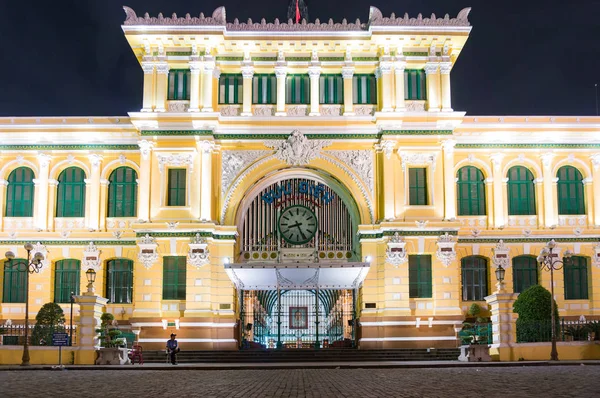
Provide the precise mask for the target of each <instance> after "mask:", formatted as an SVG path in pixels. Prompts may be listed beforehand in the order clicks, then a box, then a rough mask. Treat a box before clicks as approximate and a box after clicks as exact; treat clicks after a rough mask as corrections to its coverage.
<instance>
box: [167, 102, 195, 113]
mask: <svg viewBox="0 0 600 398" xmlns="http://www.w3.org/2000/svg"><path fill="white" fill-rule="evenodd" d="M189 108H190V103H189V101H168V105H167V112H187V111H188V109H189Z"/></svg>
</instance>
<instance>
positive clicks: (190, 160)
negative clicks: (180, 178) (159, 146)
mask: <svg viewBox="0 0 600 398" xmlns="http://www.w3.org/2000/svg"><path fill="white" fill-rule="evenodd" d="M156 156H157V158H158V170H159V171H160V172H161V173H162V172H164V171H165V166H171V167H186V166H187V167H188V168H189V170H190V173H193V172H194V153H179V154H174V153H172V154H165V155H163V154H158V155H156Z"/></svg>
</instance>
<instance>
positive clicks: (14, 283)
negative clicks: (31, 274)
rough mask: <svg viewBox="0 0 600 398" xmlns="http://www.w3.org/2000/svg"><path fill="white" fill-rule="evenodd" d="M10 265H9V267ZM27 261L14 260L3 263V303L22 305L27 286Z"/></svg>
mask: <svg viewBox="0 0 600 398" xmlns="http://www.w3.org/2000/svg"><path fill="white" fill-rule="evenodd" d="M9 264H10V265H9ZM26 278H27V260H25V259H22V258H15V259H14V260H12V261H11V262H10V263H9V262H8V261H5V262H4V289H3V294H2V302H3V303H24V302H25V288H26V285H27V282H26Z"/></svg>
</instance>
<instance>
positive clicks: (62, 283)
mask: <svg viewBox="0 0 600 398" xmlns="http://www.w3.org/2000/svg"><path fill="white" fill-rule="evenodd" d="M80 264H81V263H80V261H79V260H75V259H67V260H60V261H57V262H56V264H55V269H54V302H55V303H70V302H71V292H73V294H74V295H76V296H78V295H79V285H80V284H81V283H80V282H79V269H80V268H81V265H80Z"/></svg>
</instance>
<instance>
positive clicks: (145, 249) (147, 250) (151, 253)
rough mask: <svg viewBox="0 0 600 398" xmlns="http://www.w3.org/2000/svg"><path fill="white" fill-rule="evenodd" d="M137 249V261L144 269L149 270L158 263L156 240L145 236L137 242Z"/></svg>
mask: <svg viewBox="0 0 600 398" xmlns="http://www.w3.org/2000/svg"><path fill="white" fill-rule="evenodd" d="M138 247H139V249H140V251H139V252H138V256H137V257H138V260H140V262H141V263H142V264H144V267H146V268H147V269H150V268H151V267H152V264H154V263H155V262H157V261H158V244H157V243H156V239H154V238H153V237H152V236H150V235H148V234H146V236H144V237H142V238H141V239H140V240H139V241H138Z"/></svg>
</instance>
